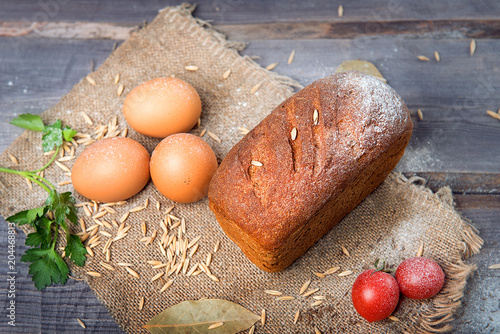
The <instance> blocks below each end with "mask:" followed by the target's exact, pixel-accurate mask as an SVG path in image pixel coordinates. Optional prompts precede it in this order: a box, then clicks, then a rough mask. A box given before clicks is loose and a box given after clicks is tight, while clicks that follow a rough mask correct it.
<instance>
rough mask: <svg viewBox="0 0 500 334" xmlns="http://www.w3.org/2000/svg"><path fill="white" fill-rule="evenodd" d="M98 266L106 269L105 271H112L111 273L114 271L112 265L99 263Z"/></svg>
mask: <svg viewBox="0 0 500 334" xmlns="http://www.w3.org/2000/svg"><path fill="white" fill-rule="evenodd" d="M99 264H100V265H101V266H102V267H103V268H106V269H108V270H112V271H114V270H115V268H114V267H113V266H112V265H110V264H109V263H106V262H99Z"/></svg>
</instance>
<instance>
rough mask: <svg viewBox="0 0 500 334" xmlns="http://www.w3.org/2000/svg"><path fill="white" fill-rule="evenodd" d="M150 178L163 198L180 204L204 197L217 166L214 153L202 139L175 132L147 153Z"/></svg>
mask: <svg viewBox="0 0 500 334" xmlns="http://www.w3.org/2000/svg"><path fill="white" fill-rule="evenodd" d="M150 165H151V179H152V180H153V183H154V184H155V186H156V188H158V190H159V191H160V192H161V193H162V194H163V195H164V196H165V197H167V198H169V199H171V200H173V201H176V202H181V203H192V202H196V201H198V200H200V199H202V198H203V197H205V196H207V193H208V185H209V183H210V180H211V179H212V176H213V175H214V173H215V170H216V169H217V158H216V157H215V153H214V151H213V150H212V148H211V147H210V145H208V144H207V143H206V142H205V141H204V140H203V139H201V138H200V137H198V136H194V135H192V134H189V133H178V134H174V135H171V136H168V137H167V138H165V139H163V140H162V141H161V142H160V143H159V144H158V146H156V148H155V150H154V151H153V154H152V155H151V164H150Z"/></svg>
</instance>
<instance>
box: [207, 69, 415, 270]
mask: <svg viewBox="0 0 500 334" xmlns="http://www.w3.org/2000/svg"><path fill="white" fill-rule="evenodd" d="M412 128H413V124H412V122H411V118H410V114H409V111H408V109H407V107H406V106H405V104H404V102H403V101H402V99H401V97H399V95H398V94H397V93H396V92H395V91H394V90H393V89H392V88H391V87H389V86H388V85H386V84H384V83H383V82H381V81H380V80H378V79H376V78H374V77H372V76H369V75H366V74H363V73H360V72H355V71H349V72H342V73H338V74H334V75H331V76H329V77H327V78H324V79H321V80H318V81H315V82H313V83H312V84H310V85H309V86H307V87H305V88H304V89H302V90H301V91H300V92H298V93H297V94H295V95H294V96H292V97H290V98H289V99H287V100H286V101H284V102H283V103H281V104H280V105H279V106H278V107H276V108H275V109H274V110H273V111H272V112H271V114H270V115H268V116H267V117H266V118H265V119H264V120H262V122H261V123H260V124H259V125H257V126H256V127H255V128H254V129H252V130H251V131H250V132H249V133H248V134H247V135H246V136H245V137H244V138H243V139H242V140H241V141H240V142H239V143H238V144H236V145H235V146H234V147H233V148H232V149H231V151H230V152H229V153H228V154H227V155H226V157H225V158H224V160H223V161H222V163H221V165H220V166H219V168H218V170H217V172H216V173H215V175H214V177H213V179H212V181H211V184H210V188H209V194H208V197H209V205H210V208H211V210H212V211H213V212H214V214H215V216H216V218H217V220H218V222H219V224H220V225H221V227H222V229H223V230H224V232H225V233H226V234H227V235H228V237H229V238H230V239H231V240H233V241H234V242H235V243H236V244H237V245H238V246H239V247H240V248H241V250H242V251H243V252H244V253H245V255H246V256H247V257H248V258H249V259H250V260H251V261H252V262H253V263H254V264H255V265H257V266H258V267H259V268H261V269H263V270H265V271H269V272H276V271H280V270H283V269H284V268H286V267H287V266H289V265H290V264H291V263H292V262H293V261H294V260H295V259H297V258H298V257H299V256H301V255H302V254H304V253H305V252H306V251H307V249H308V248H309V247H311V246H312V245H313V244H314V243H315V242H316V241H317V240H318V239H319V238H321V237H322V236H323V235H324V234H325V233H327V232H328V231H329V230H330V229H331V228H332V227H333V226H335V225H336V224H337V223H338V222H339V221H340V220H341V219H342V218H343V217H344V216H345V215H346V214H348V213H349V212H350V211H352V210H353V209H354V208H355V207H356V206H357V205H358V204H359V203H360V202H361V201H362V200H363V199H364V198H365V197H366V196H367V195H368V194H370V193H371V192H372V191H373V190H374V189H375V188H376V187H377V186H378V185H379V184H380V183H381V182H382V181H383V180H384V179H385V178H386V177H387V175H388V174H389V173H390V171H391V170H392V169H393V168H394V167H395V166H396V164H397V162H398V161H399V159H400V158H401V156H402V155H403V153H404V149H405V147H406V145H407V144H408V141H409V139H410V137H411V133H412Z"/></svg>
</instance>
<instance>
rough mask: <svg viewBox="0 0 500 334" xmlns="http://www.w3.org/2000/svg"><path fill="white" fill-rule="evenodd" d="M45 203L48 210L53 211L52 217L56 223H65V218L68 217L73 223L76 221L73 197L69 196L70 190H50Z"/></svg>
mask: <svg viewBox="0 0 500 334" xmlns="http://www.w3.org/2000/svg"><path fill="white" fill-rule="evenodd" d="M45 204H47V205H48V207H49V210H51V211H54V219H55V221H56V222H57V224H59V225H65V224H66V223H65V222H64V219H65V218H68V219H69V221H70V222H72V223H74V224H76V223H77V219H78V218H77V215H76V213H77V211H76V207H75V199H74V198H73V196H71V192H69V191H68V192H65V193H62V194H59V193H58V192H57V191H55V190H52V191H51V192H50V194H49V197H48V198H47V201H46V202H45ZM65 230H66V228H65Z"/></svg>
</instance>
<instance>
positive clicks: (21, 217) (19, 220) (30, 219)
mask: <svg viewBox="0 0 500 334" xmlns="http://www.w3.org/2000/svg"><path fill="white" fill-rule="evenodd" d="M46 212H47V207H46V206H42V207H39V208H35V209H30V210H25V211H20V212H18V213H16V214H15V215H12V216H10V217H7V219H6V220H7V221H8V222H11V223H16V224H18V225H19V226H21V225H25V224H33V223H34V222H35V220H36V219H37V218H38V217H42V216H43V215H44V214H45V213H46Z"/></svg>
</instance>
